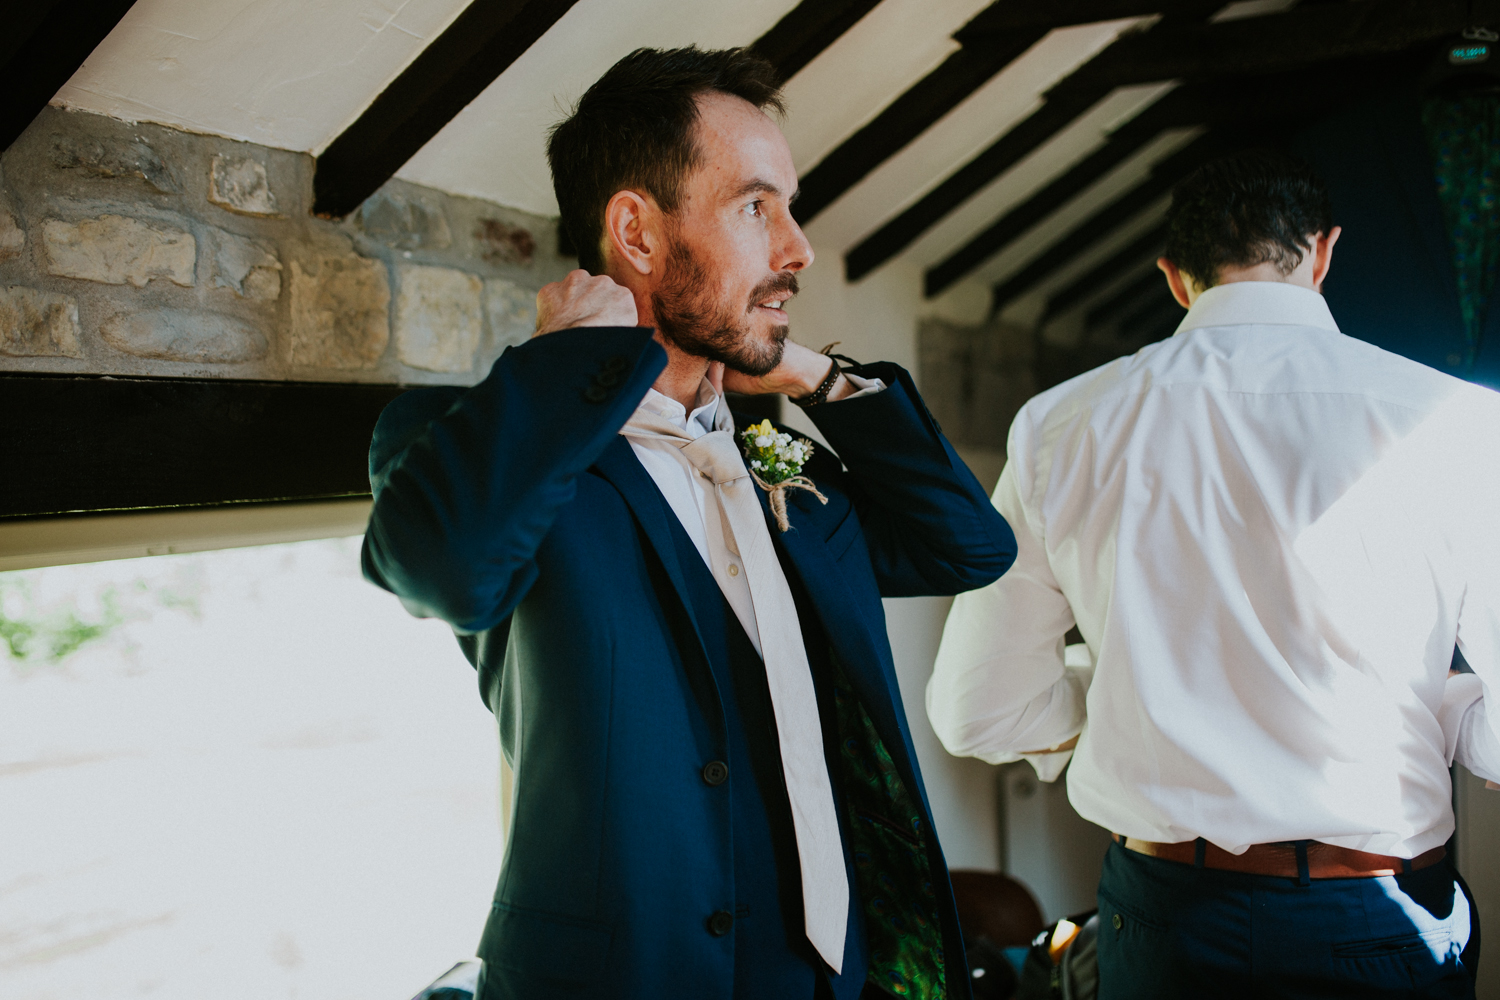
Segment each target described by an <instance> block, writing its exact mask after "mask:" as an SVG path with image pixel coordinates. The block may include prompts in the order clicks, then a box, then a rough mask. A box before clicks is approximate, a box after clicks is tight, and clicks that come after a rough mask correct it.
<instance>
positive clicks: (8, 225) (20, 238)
mask: <svg viewBox="0 0 1500 1000" xmlns="http://www.w3.org/2000/svg"><path fill="white" fill-rule="evenodd" d="M25 246H26V231H25V230H24V229H22V228H21V227H20V226H19V225H17V224H16V217H15V216H14V215H11V214H10V213H9V212H7V211H5V210H4V209H0V260H4V259H5V258H7V257H14V256H15V255H16V254H18V253H20V252H21V250H22V249H23V248H24V247H25Z"/></svg>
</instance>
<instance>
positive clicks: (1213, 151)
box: [925, 132, 1228, 308]
mask: <svg viewBox="0 0 1500 1000" xmlns="http://www.w3.org/2000/svg"><path fill="white" fill-rule="evenodd" d="M1227 143H1228V140H1227V139H1226V138H1225V137H1224V136H1223V135H1222V134H1219V133H1215V132H1208V133H1205V134H1204V135H1201V136H1199V137H1198V138H1197V139H1195V140H1193V141H1192V142H1190V143H1188V145H1186V146H1184V147H1183V148H1182V149H1180V150H1178V151H1177V152H1176V153H1174V154H1172V155H1171V156H1169V157H1167V158H1166V159H1164V160H1163V161H1161V162H1160V163H1158V164H1157V165H1156V166H1155V167H1154V168H1152V171H1151V174H1150V176H1148V177H1147V178H1146V179H1145V180H1143V181H1141V183H1139V184H1137V185H1136V186H1135V187H1133V188H1131V189H1130V190H1128V191H1126V192H1124V193H1123V194H1121V195H1120V196H1118V197H1117V198H1115V199H1114V200H1113V201H1111V202H1110V203H1109V204H1108V205H1106V206H1104V207H1103V208H1102V209H1100V210H1099V211H1098V212H1096V213H1095V214H1094V215H1092V216H1091V217H1090V218H1088V219H1086V220H1085V221H1083V222H1082V223H1080V224H1078V225H1077V226H1075V227H1074V228H1073V229H1072V230H1070V231H1069V232H1068V233H1067V234H1066V235H1064V236H1063V238H1062V239H1061V240H1059V241H1057V242H1056V243H1054V244H1053V245H1052V246H1050V247H1048V248H1047V249H1046V250H1044V251H1043V252H1042V253H1041V254H1039V255H1038V256H1037V257H1036V259H1035V260H1033V261H1032V262H1031V263H1030V264H1028V265H1026V266H1025V267H1024V268H1022V269H1021V271H1020V272H1019V273H1017V274H1016V275H1015V276H1014V277H1012V278H1009V279H1007V280H1006V281H1004V282H1002V283H1001V285H999V286H997V288H999V289H1001V290H1002V291H999V292H997V293H996V294H997V296H999V299H1000V301H1001V307H1002V308H1003V306H1004V305H1005V304H1006V303H1009V302H1010V300H1011V299H1013V298H1015V297H1016V295H1019V294H1020V293H1021V292H1022V291H1025V290H1026V289H1029V288H1031V287H1032V285H1034V284H1036V283H1037V282H1038V281H1040V280H1041V279H1042V278H1044V277H1046V276H1047V275H1049V274H1051V273H1052V271H1053V270H1055V269H1056V268H1058V267H1060V266H1061V265H1063V264H1065V263H1067V262H1068V261H1070V260H1072V259H1073V258H1074V257H1075V256H1077V255H1078V254H1079V253H1082V252H1083V251H1084V250H1085V249H1087V248H1088V247H1089V246H1091V245H1092V244H1093V243H1095V242H1097V241H1098V240H1101V239H1104V238H1105V237H1107V236H1108V235H1109V234H1111V233H1113V232H1114V231H1115V230H1116V229H1118V228H1119V227H1120V226H1122V225H1124V224H1125V223H1127V222H1129V221H1130V220H1131V219H1133V218H1135V217H1136V216H1137V215H1139V214H1140V213H1141V212H1143V211H1145V210H1146V209H1147V208H1148V207H1149V206H1150V205H1151V204H1152V203H1153V202H1156V201H1158V200H1160V199H1161V198H1162V197H1163V196H1164V195H1166V194H1167V193H1169V192H1170V191H1171V190H1172V186H1173V185H1174V184H1176V183H1177V182H1178V181H1179V180H1181V179H1182V178H1183V177H1185V176H1186V175H1187V174H1188V173H1189V172H1191V171H1192V170H1193V169H1194V168H1195V167H1197V166H1198V164H1200V163H1202V162H1204V161H1205V160H1206V159H1209V158H1211V157H1212V156H1214V155H1217V154H1218V153H1220V152H1221V151H1223V150H1224V149H1225V148H1226V146H1227ZM1000 221H1001V222H1003V221H1004V220H1003V219H1002V220H1000ZM995 228H996V227H995V226H991V227H990V228H989V229H986V230H985V231H984V232H982V233H980V234H979V235H978V236H975V237H974V238H973V239H972V240H970V241H969V242H968V243H966V244H964V245H963V246H962V247H960V248H959V249H957V250H955V251H954V252H953V253H951V254H949V255H948V257H947V258H946V259H944V260H943V261H941V262H939V263H938V264H935V265H933V266H932V267H931V268H929V269H928V271H927V274H926V279H925V291H926V294H927V295H928V297H931V296H934V295H939V294H941V293H942V292H943V291H945V290H946V289H947V288H948V287H949V286H950V285H952V284H953V283H954V282H956V281H958V280H960V279H961V278H963V277H964V276H965V275H966V274H968V273H969V272H970V271H972V270H973V269H974V268H976V267H978V266H979V265H980V264H982V263H984V261H985V260H987V259H989V258H990V257H991V256H993V255H994V254H995V252H996V251H997V250H999V249H1001V248H1002V244H1001V243H999V242H997V239H996V237H995V235H993V231H994V230H995Z"/></svg>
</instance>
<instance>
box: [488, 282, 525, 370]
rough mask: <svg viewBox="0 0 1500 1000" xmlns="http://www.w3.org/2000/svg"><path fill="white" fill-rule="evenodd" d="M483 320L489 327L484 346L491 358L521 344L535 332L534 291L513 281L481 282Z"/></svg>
mask: <svg viewBox="0 0 1500 1000" xmlns="http://www.w3.org/2000/svg"><path fill="white" fill-rule="evenodd" d="M484 317H485V319H486V320H487V321H488V322H489V325H490V338H489V341H488V343H487V345H486V346H487V347H488V348H489V349H490V350H491V351H492V352H493V353H494V354H495V355H499V354H500V352H501V351H503V350H505V349H506V348H507V347H510V346H512V345H514V344H524V343H526V341H528V340H530V339H531V335H532V334H533V333H535V332H536V292H533V291H532V290H531V289H529V288H522V287H521V286H520V285H518V284H516V283H515V282H514V281H507V280H505V279H504V278H491V279H489V280H488V281H486V282H485V283H484Z"/></svg>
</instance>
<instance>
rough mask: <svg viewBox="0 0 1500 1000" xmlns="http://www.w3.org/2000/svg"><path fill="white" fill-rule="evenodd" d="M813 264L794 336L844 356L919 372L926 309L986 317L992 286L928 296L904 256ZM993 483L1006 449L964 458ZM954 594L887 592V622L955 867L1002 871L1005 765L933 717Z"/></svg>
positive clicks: (826, 252)
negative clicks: (930, 708)
mask: <svg viewBox="0 0 1500 1000" xmlns="http://www.w3.org/2000/svg"><path fill="white" fill-rule="evenodd" d="M813 250H814V254H815V257H814V262H813V266H812V267H811V268H810V269H808V270H807V271H806V272H804V274H803V276H802V292H801V294H799V295H798V296H797V298H796V299H794V300H793V301H792V303H791V304H790V305H789V306H788V310H789V315H790V317H791V323H792V338H793V339H794V340H796V341H798V342H799V343H802V344H807V345H809V346H811V347H813V348H815V349H817V348H821V347H822V346H823V345H824V344H827V343H830V342H832V341H835V340H836V341H839V342H840V343H839V346H838V348H837V350H838V352H839V353H840V354H847V355H849V356H850V357H853V358H857V359H859V360H861V361H893V362H895V363H896V364H899V365H901V366H902V367H904V368H906V369H908V370H910V371H912V372H913V373H914V374H916V375H917V377H918V379H920V377H921V376H920V373H919V372H917V370H916V356H917V350H916V333H917V323H918V320H919V319H920V318H921V317H923V316H928V315H942V316H945V317H947V318H950V319H954V320H957V321H960V322H978V321H980V320H981V319H983V317H984V313H985V310H986V309H987V308H988V302H989V297H988V296H989V291H988V289H987V288H986V287H984V286H979V285H974V284H972V283H965V284H961V285H959V286H958V287H956V288H955V289H954V290H953V291H952V292H950V293H949V294H948V295H947V296H945V297H943V298H942V299H941V300H939V301H937V302H933V303H929V302H926V301H924V300H923V298H922V292H921V288H922V272H921V269H920V268H919V267H917V266H916V265H914V264H903V263H902V262H901V261H899V260H898V261H896V262H894V263H892V264H890V265H888V266H886V267H884V268H882V269H881V270H880V271H878V272H876V273H875V274H873V275H871V276H870V277H869V278H867V279H866V280H864V281H862V282H860V283H859V284H858V285H854V286H851V285H849V284H847V283H846V282H845V281H844V280H843V261H842V260H841V259H840V255H839V253H838V252H837V250H830V249H828V248H827V247H822V248H820V247H818V246H817V245H816V244H815V245H814V247H813ZM783 420H784V422H786V423H788V424H790V425H792V426H794V427H796V428H798V429H799V430H801V431H803V432H805V433H807V434H808V435H809V436H812V437H814V438H816V437H818V435H817V431H816V429H815V428H814V427H813V425H812V422H811V421H809V420H808V419H807V417H806V416H804V415H803V413H802V411H801V410H799V409H797V408H796V407H795V406H787V407H784V410H783ZM965 457H966V459H968V460H969V463H970V467H971V468H972V469H974V472H975V475H976V476H978V477H979V480H980V482H981V484H983V485H984V486H985V488H986V489H989V488H992V487H993V486H994V482H995V479H996V478H998V477H999V475H1000V466H999V462H998V460H997V459H998V456H996V455H994V454H993V453H988V452H983V451H978V452H973V453H970V454H968V455H966V456H965ZM951 603H952V601H951V599H950V598H944V597H909V598H896V599H887V600H886V602H885V612H886V623H887V626H888V632H889V635H890V640H891V650H892V652H893V653H894V654H895V659H896V674H897V677H898V679H899V681H900V684H901V697H902V701H903V702H904V703H905V707H906V715H907V719H908V721H909V722H910V723H911V731H912V743H913V744H914V745H915V747H916V751H917V761H918V763H919V764H920V765H921V768H922V778H923V781H924V782H925V783H926V785H927V795H928V799H929V801H930V803H931V805H932V813H933V822H934V823H935V824H936V826H937V832H938V837H939V839H940V840H941V841H942V845H943V850H944V852H945V853H946V854H947V858H948V863H949V865H950V866H951V867H954V868H981V869H986V870H990V871H998V870H999V868H1000V831H999V827H998V815H999V813H998V801H997V798H996V788H997V785H996V774H997V771H998V769H997V768H995V767H993V766H991V765H989V764H985V763H983V762H982V761H978V760H974V759H972V758H958V757H952V756H949V754H948V753H947V751H945V750H944V749H943V747H942V745H941V744H940V743H939V742H938V738H937V735H936V734H935V733H934V732H933V731H932V726H931V725H930V724H929V723H928V721H927V709H926V708H925V706H924V695H925V692H926V689H927V678H928V677H929V676H930V675H931V673H932V664H933V661H934V659H935V658H936V657H937V648H938V641H939V640H940V639H941V638H942V634H943V622H944V621H945V620H946V619H947V616H948V607H949V605H950V604H951Z"/></svg>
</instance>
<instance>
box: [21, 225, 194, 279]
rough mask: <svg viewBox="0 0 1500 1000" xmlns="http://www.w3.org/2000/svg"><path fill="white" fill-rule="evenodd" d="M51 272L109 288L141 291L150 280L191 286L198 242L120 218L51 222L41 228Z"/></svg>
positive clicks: (187, 235)
mask: <svg viewBox="0 0 1500 1000" xmlns="http://www.w3.org/2000/svg"><path fill="white" fill-rule="evenodd" d="M42 244H43V246H44V247H45V248H46V251H47V271H48V273H50V274H57V275H61V276H63V277H65V278H83V279H85V280H87V281H100V282H103V283H104V284H107V285H123V284H125V283H126V282H129V283H130V284H132V285H134V286H136V287H137V288H143V287H145V285H146V282H148V281H150V280H151V279H152V278H166V279H168V280H169V281H172V282H173V283H175V284H178V285H184V286H188V287H191V286H192V284H193V262H194V260H195V259H196V257H197V243H196V242H195V241H194V240H193V235H192V234H191V233H187V232H184V231H182V230H181V229H173V228H171V227H169V226H158V225H151V224H149V223H145V222H141V221H140V220H138V219H127V218H125V217H124V216H120V215H101V216H99V217H98V218H97V219H84V220H83V221H82V222H63V221H62V220H61V219H48V220H47V221H46V222H45V223H43V225H42Z"/></svg>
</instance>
